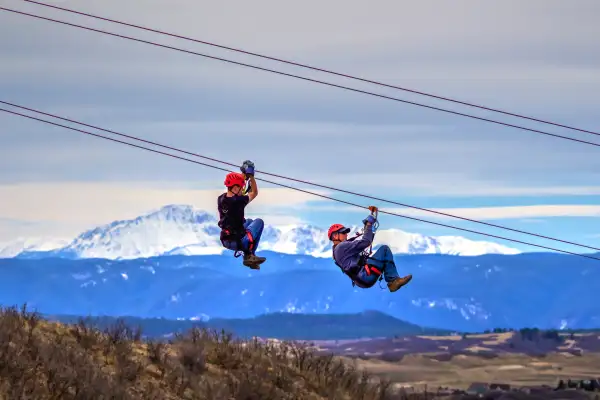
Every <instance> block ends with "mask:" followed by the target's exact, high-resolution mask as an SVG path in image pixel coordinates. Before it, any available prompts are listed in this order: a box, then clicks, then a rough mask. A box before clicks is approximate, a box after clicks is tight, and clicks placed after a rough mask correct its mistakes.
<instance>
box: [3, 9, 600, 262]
mask: <svg viewBox="0 0 600 400" xmlns="http://www.w3.org/2000/svg"><path fill="white" fill-rule="evenodd" d="M48 3H51V4H57V5H60V6H63V7H67V8H73V9H77V10H80V11H85V12H90V13H93V14H97V15H101V16H106V17H109V18H115V19H121V20H124V21H127V22H131V23H136V24H141V25H145V26H149V27H153V28H155V29H161V30H165V31H169V32H173V33H177V34H180V35H188V36H192V37H195V38H198V39H200V40H205V41H211V42H215V43H218V44H222V45H227V46H232V47H238V48H243V49H246V50H249V51H254V52H258V53H262V54H267V55H271V56H274V57H280V58H286V59H291V60H294V61H297V62H301V63H306V64H310V65H314V66H318V67H322V68H327V69H331V70H334V71H339V72H343V73H346V74H352V75H357V76H360V77H364V78H368V79H373V80H379V81H383V82H386V83H389V84H395V85H399V86H402V87H407V88H411V89H415V90H420V91H424V92H428V93H433V94H437V95H441V96H447V97H452V98H457V99H460V100H464V101H468V102H474V103H480V104H483V105H485V106H488V107H493V108H499V109H504V110H508V111H512V112H516V113H521V114H525V115H531V116H535V117H537V118H542V119H547V120H551V121H554V122H558V123H563V124H567V125H572V126H576V127H580V128H583V129H589V130H595V131H600V119H599V117H598V113H597V110H598V107H599V106H600V96H599V95H598V93H600V55H599V53H598V51H597V49H598V38H599V37H600V25H598V23H597V16H598V15H599V13H600V3H599V2H597V1H595V0H590V1H587V0H581V1H578V2H577V6H576V7H575V6H574V5H573V3H570V2H564V1H551V0H530V1H527V2H522V1H516V0H511V1H490V2H480V1H462V0H461V1H458V0H457V1H453V2H433V1H426V2H424V1H419V2H417V1H400V0H394V1H375V0H373V1H371V2H369V6H368V7H367V6H366V4H367V3H365V2H358V1H350V2H349V1H344V2H342V1H337V0H336V1H329V2H322V1H316V0H309V1H303V2H300V3H298V2H296V3H293V2H285V4H284V2H280V1H275V0H257V1H252V2H239V4H235V6H234V5H233V4H232V3H231V2H209V1H190V0H160V1H159V0H144V1H142V0H135V1H128V2H126V3H124V2H122V1H117V0H102V1H100V0H88V1H85V2H81V1H74V0H62V1H48ZM0 5H1V6H2V7H7V8H11V9H16V10H20V11H24V12H29V13H33V14H38V15H43V16H47V17H50V18H56V19H60V20H65V21H70V22H73V23H78V24H83V25H86V26H90V27H94V28H97V29H104V30H109V31H111V32H115V33H120V34H125V35H129V36H134V37H137V38H140V39H145V40H152V41H157V42H159V43H162V44H166V45H171V46H176V47H182V48H185V49H189V50H192V51H197V52H200V53H205V54H209V55H213V56H217V57H224V58H228V59H231V60H236V61H241V62H245V63H249V64H255V65H258V66H263V67H267V68H272V69H276V70H280V71H283V72H288V73H296V74H301V75H303V76H306V77H310V78H314V79H319V80H325V81H329V82H332V83H336V84H341V85H347V86H352V87H354V88H357V89H362V90H369V91H375V92H377V93H380V94H383V95H386V96H393V97H399V98H402V99H405V100H409V101H415V102H419V103H425V104H429V105H432V106H437V107H442V108H447V109H451V110H455V111H459V112H466V113H471V114H474V115H478V116H481V117H486V118H492V119H498V120H501V121H504V122H508V123H512V124H517V125H523V126H527V127H530V128H533V129H540V130H544V131H548V132H552V133H558V134H563V135H568V136H571V137H575V138H579V139H583V140H588V141H595V142H597V143H600V137H594V136H593V135H589V134H585V133H580V132H574V131H569V130H566V129H560V128H557V127H552V126H548V125H543V124H538V123H535V122H532V121H525V120H521V119H517V118H511V117H508V116H505V115H501V114H496V113H491V112H485V111H484V110H477V109H473V108H469V107H466V106H460V105H457V104H453V103H447V102H442V101H437V100H435V99H431V98H427V97H422V96H417V95H414V94H410V93H407V92H402V91H398V90H394V89H389V88H383V87H377V86H374V85H369V84H366V83H361V82H357V81H352V80H349V79H344V78H341V77H335V76H332V75H328V74H324V73H318V72H315V71H310V70H305V69H301V68H297V67H292V66H289V65H285V64H279V63H276V62H273V61H269V60H264V59H260V58H255V57H251V56H245V55H241V54H238V53H233V52H229V51H226V50H223V49H218V48H214V47H210V46H205V45H201V44H195V43H191V42H186V41H182V40H177V39H173V38H168V37H164V36H161V35H157V34H152V33H149V32H143V31H139V30H136V29H133V28H126V27H121V26H118V25H114V24H110V23H107V22H101V21H96V20H93V19H89V18H85V17H81V16H76V15H72V14H68V13H64V12H60V11H57V10H52V9H49V8H46V7H41V6H37V5H33V4H30V3H26V2H24V1H22V0H2V1H0ZM0 59H1V62H0V93H1V96H0V97H1V98H0V100H3V101H8V102H12V103H17V104H20V105H24V106H29V107H32V108H37V109H40V110H42V111H47V112H51V113H57V114H59V115H61V116H64V117H68V118H72V119H76V120H79V121H82V122H86V123H90V124H95V125H98V126H101V127H103V128H106V129H112V130H116V131H119V132H122V133H126V134H131V135H137V136H140V137H143V138H144V139H148V140H154V141H157V142H160V143H163V144H166V145H171V146H175V147H178V148H182V149H185V150H187V151H192V152H197V153H200V154H203V155H206V156H209V157H214V158H218V159H220V160H224V161H228V162H233V163H241V162H242V161H243V160H245V159H251V160H253V161H254V162H255V163H256V166H257V169H259V170H263V171H268V172H272V173H277V174H281V175H285V176H290V177H294V178H299V179H305V180H310V181H314V182H317V183H321V184H325V185H331V186H335V187H339V188H343V189H347V190H353V191H358V192H362V193H368V194H371V195H373V196H376V197H383V198H386V199H391V200H395V201H399V202H402V203H406V204H410V205H415V206H419V207H425V208H430V209H438V210H440V211H443V212H447V213H451V214H455V215H459V216H463V217H467V218H474V219H479V220H485V221H486V222H491V223H494V224H499V225H504V226H508V227H511V228H515V229H521V230H526V231H530V232H536V233H540V234H544V235H550V236H555V237H559V238H561V239H565V240H570V241H576V242H580V243H584V244H587V245H591V246H596V247H600V228H599V226H600V224H599V222H600V221H599V217H600V205H599V204H598V200H599V199H600V174H599V173H598V171H600V157H599V155H600V148H598V147H594V146H589V145H585V144H581V143H575V142H571V141H566V140H560V139H555V138H551V137H548V136H544V135H539V134H536V133H532V132H527V131H523V130H518V129H513V128H508V127H501V126H497V125H494V124H490V123H486V122H482V121H476V120H472V119H468V118H463V117H459V116H455V115H450V114H446V113H441V112H437V111H434V110H428V109H424V108H421V107H416V106H413V105H409V104H403V103H398V102H394V101H389V100H384V99H381V98H376V97H372V96H367V95H363V94H360V93H353V92H348V91H344V90H341V89H337V88H333V87H327V86H324V85H319V84H315V83H310V82H306V81H301V80H297V79H293V78H289V77H285V76H279V75H275V74H271V73H267V72H263V71H258V70H253V69H250V68H244V67H241V66H236V65H231V64H227V63H223V62H219V61H215V60H211V59H207V58H204V57H197V56H193V55H190V54H184V53H180V52H176V51H171V50H167V49H163V48H157V47H154V46H149V45H145V44H141V43H136V42H132V41H128V40H123V39H119V38H115V37H108V36H106V35H101V34H98V33H94V32H88V31H83V30H81V29H76V28H73V27H67V26H62V25H58V24H55V23H51V22H47V21H42V20H37V19H34V18H31V17H26V16H21V15H17V14H14V13H10V12H7V11H2V10H0ZM2 108H5V109H11V110H15V109H14V108H11V107H7V106H2ZM28 114H30V113H28ZM200 161H203V160H200ZM223 175H224V172H222V171H218V170H213V169H210V168H207V167H203V166H200V165H196V164H193V163H188V162H184V161H181V160H176V159H172V158H169V157H165V156H161V155H158V154H153V153H150V152H146V151H143V150H139V149H135V148H131V147H129V146H124V145H120V144H117V143H112V142H108V141H105V140H102V139H97V138H93V137H90V136H87V135H83V134H80V133H77V132H73V131H69V130H66V129H63V128H59V127H52V126H49V125H46V124H43V123H40V122H37V121H32V120H27V119H25V118H21V117H18V116H14V115H10V114H7V113H0V240H10V239H13V238H16V237H18V236H59V237H69V236H71V235H75V234H77V233H79V232H80V231H82V230H84V229H86V228H90V227H93V226H95V225H97V224H102V223H107V222H110V221H112V220H114V219H122V218H132V217H135V216H137V215H139V214H141V213H144V212H147V211H149V210H152V209H155V208H157V207H160V206H162V205H165V204H171V203H182V204H193V205H195V206H197V207H199V208H202V209H206V210H208V211H211V212H215V208H216V207H215V197H216V196H217V195H218V193H219V192H220V191H221V189H222V180H223ZM258 176H259V177H265V178H266V179H269V177H267V176H264V175H258ZM275 180H276V179H275ZM281 182H282V183H286V184H289V185H291V186H297V187H302V188H305V189H307V190H315V191H319V188H314V187H308V186H301V185H299V184H297V183H294V182H289V181H287V182H285V181H281ZM261 187H262V188H263V190H262V192H261V195H260V196H259V198H258V199H257V201H256V202H255V203H253V204H252V206H251V207H250V209H251V210H249V211H251V212H252V213H253V214H255V215H262V216H264V218H265V219H266V220H267V223H269V222H270V223H288V222H308V223H313V224H317V225H319V226H323V227H327V226H329V225H330V224H331V223H333V222H337V221H341V222H344V223H349V224H352V223H356V222H359V221H360V219H362V218H363V217H364V214H365V212H364V210H361V209H358V208H352V207H349V206H347V205H344V204H340V203H334V202H332V201H326V200H323V199H320V198H318V197H315V196H311V195H307V194H303V193H299V192H297V191H291V190H287V189H276V188H275V187H274V186H273V185H268V184H267V185H265V184H263V185H262V186H261ZM319 192H320V193H326V192H324V191H322V190H321V191H319ZM328 194H329V195H331V196H332V197H337V198H340V199H344V200H348V201H352V202H355V203H359V204H363V205H365V206H367V205H369V204H370V203H372V202H373V201H370V200H369V199H360V198H353V197H351V196H348V195H345V194H340V193H335V192H333V193H328ZM377 205H378V206H380V207H381V208H382V209H383V210H388V211H394V212H398V213H401V214H403V215H407V216H415V217H418V218H422V219H427V220H431V221H437V222H441V223H444V224H450V225H454V226H457V227H462V228H466V229H475V230H482V231H484V232H488V233H491V234H495V235H502V236H507V237H511V238H516V239H519V240H525V241H531V242H532V243H537V244H542V245H549V246H552V247H560V248H563V249H567V250H573V249H576V248H574V247H569V246H567V245H564V244H560V243H554V242H551V241H542V240H541V239H536V238H532V237H529V236H526V235H519V234H516V233H514V232H507V231H503V230H500V229H494V228H490V227H485V226H481V225H478V224H474V223H469V222H466V221H460V220H456V219H451V218H447V217H440V216H436V215H434V214H430V213H424V212H420V211H419V212H417V211H416V210H411V209H407V208H402V207H398V206H396V205H393V204H386V203H377ZM381 224H382V228H388V227H395V228H400V229H404V230H407V231H411V232H420V233H424V234H429V235H462V236H466V237H469V238H472V239H481V240H487V239H486V237H485V236H480V235H475V234H470V233H464V232H461V231H459V230H455V229H449V228H443V227H439V226H435V225H431V224H425V223H421V222H416V221H412V220H408V219H403V218H397V217H393V216H382V218H381ZM496 241H497V242H499V243H502V244H505V245H510V242H505V241H499V240H496ZM513 247H517V248H521V249H524V250H530V249H531V248H528V247H525V246H523V245H519V244H513Z"/></svg>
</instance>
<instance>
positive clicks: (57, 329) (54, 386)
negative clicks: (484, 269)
mask: <svg viewBox="0 0 600 400" xmlns="http://www.w3.org/2000/svg"><path fill="white" fill-rule="evenodd" d="M389 386H390V384H389V382H383V381H380V380H378V379H373V378H371V377H370V376H369V375H368V374H367V373H364V372H359V371H358V370H357V369H356V368H355V367H354V366H352V365H348V364H347V363H346V362H344V361H342V360H340V359H338V358H336V357H333V356H322V355H316V354H314V353H313V352H312V351H310V350H308V349H305V348H304V347H302V346H300V345H296V344H293V343H279V344H262V343H260V342H258V341H256V340H251V341H242V340H234V338H233V337H232V336H231V335H230V334H227V333H225V332H215V331H213V332H209V331H206V330H198V329H194V330H191V331H189V332H188V333H187V334H185V335H180V336H177V337H176V338H175V339H174V340H171V341H169V342H160V341H145V340H142V336H141V332H140V331H139V330H132V329H130V328H128V327H127V326H125V325H123V324H122V323H119V324H117V325H115V326H113V327H112V328H110V329H107V330H106V331H99V330H96V329H93V328H90V327H89V326H87V325H86V324H85V323H84V322H83V321H81V322H79V323H78V324H74V325H63V324H59V323H50V322H46V321H44V320H42V319H41V318H40V316H39V315H38V314H36V313H32V312H29V311H27V310H26V308H25V307H23V308H22V309H20V310H19V309H18V308H14V307H12V308H5V309H2V308H0V399H2V400H3V399H36V400H45V399H94V400H102V399H145V400H151V399H161V400H166V399H198V400H203V399H240V400H241V399H248V400H250V399H282V400H283V399H364V400H371V399H373V400H375V399H382V400H383V399H392V398H395V399H401V398H416V397H414V395H407V394H403V393H400V394H398V393H396V394H394V395H392V394H391V392H390V390H389ZM419 398H423V397H422V396H419Z"/></svg>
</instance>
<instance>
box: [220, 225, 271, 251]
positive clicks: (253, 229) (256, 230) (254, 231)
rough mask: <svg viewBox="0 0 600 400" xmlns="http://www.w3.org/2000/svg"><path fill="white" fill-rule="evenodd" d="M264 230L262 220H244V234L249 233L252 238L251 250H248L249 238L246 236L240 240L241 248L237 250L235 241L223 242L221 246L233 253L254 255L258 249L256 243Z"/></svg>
mask: <svg viewBox="0 0 600 400" xmlns="http://www.w3.org/2000/svg"><path fill="white" fill-rule="evenodd" d="M264 228H265V223H264V221H263V220H262V219H260V218H256V219H248V218H246V222H244V229H246V233H249V234H250V235H251V236H252V240H253V242H254V244H253V246H252V249H250V238H249V237H248V235H247V234H246V235H244V237H243V238H242V240H241V241H242V248H241V249H238V246H237V243H236V241H235V240H224V241H223V246H224V247H225V248H227V249H229V250H233V251H238V250H239V251H243V252H244V253H250V254H255V253H256V249H257V248H258V242H260V237H261V236H262V232H263V229H264Z"/></svg>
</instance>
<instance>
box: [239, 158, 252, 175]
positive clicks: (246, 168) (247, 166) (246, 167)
mask: <svg viewBox="0 0 600 400" xmlns="http://www.w3.org/2000/svg"><path fill="white" fill-rule="evenodd" d="M240 171H242V173H243V174H245V175H246V176H254V163H253V162H252V161H250V160H246V161H244V163H243V164H242V166H241V167H240Z"/></svg>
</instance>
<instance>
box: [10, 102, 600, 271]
mask: <svg viewBox="0 0 600 400" xmlns="http://www.w3.org/2000/svg"><path fill="white" fill-rule="evenodd" d="M0 111H3V112H6V113H10V114H13V115H18V116H21V117H24V118H28V119H32V120H36V121H39V122H44V123H46V124H49V125H54V126H59V127H62V128H66V129H70V130H72V131H75V132H80V133H84V134H86V135H90V136H95V137H98V138H102V139H106V140H110V141H113V142H117V143H121V144H125V145H128V146H132V147H136V148H139V149H142V150H147V151H151V152H154V153H158V154H162V155H165V156H169V157H173V158H177V159H180V160H183V161H188V162H191V163H194V164H199V165H203V166H206V167H209V168H214V169H218V170H221V171H226V172H232V171H230V170H228V169H226V168H221V167H217V166H215V165H210V164H206V163H203V162H200V161H196V160H191V159H189V158H185V157H180V156H177V155H174V154H170V153H165V152H162V151H160V150H154V149H151V148H148V147H144V146H139V145H137V144H133V143H129V142H125V141H122V140H118V139H113V138H110V137H108V136H103V135H100V134H97V133H92V132H88V131H84V130H81V129H77V128H73V127H70V126H67V125H62V124H59V123H56V122H52V121H48V120H44V119H41V118H36V117H32V116H30V115H25V114H21V113H18V112H16V111H11V110H6V109H3V108H0ZM255 179H256V180H259V181H262V182H267V183H271V184H274V185H278V186H281V187H284V188H287V189H292V190H297V191H299V192H303V193H307V194H311V195H313V196H317V197H321V198H324V199H328V200H332V201H337V202H339V203H344V204H348V205H351V206H354V207H358V208H364V209H368V207H365V206H362V205H360V204H357V203H352V202H349V201H346V200H341V199H336V198H334V197H330V196H327V195H323V194H320V193H315V192H311V191H308V190H304V189H300V188H296V187H293V186H288V185H285V184H282V183H279V182H273V181H269V180H266V179H262V178H255ZM379 212H380V213H381V214H387V215H393V216H396V217H400V218H405V219H410V220H413V221H419V222H424V223H427V224H432V225H438V226H443V227H445V228H452V229H457V230H461V231H465V232H470V233H475V234H478V235H483V236H488V237H493V238H496V239H501V240H507V241H510V242H515V243H521V244H525V245H528V246H533V247H538V248H541V249H546V250H552V251H557V252H560V253H565V254H570V255H574V256H578V257H584V258H590V259H593V260H599V261H600V258H597V257H593V256H589V255H585V254H578V253H574V252H571V251H568V250H561V249H556V248H553V247H548V246H542V245H538V244H533V243H529V242H525V241H521V240H517V239H510V238H507V237H503V236H499V235H493V234H490V233H484V232H479V231H475V230H471V229H465V228H459V227H456V226H452V225H447V224H442V223H439V222H433V221H427V220H424V219H420V218H415V217H409V216H407V215H402V214H397V213H394V212H391V211H383V210H379Z"/></svg>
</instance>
